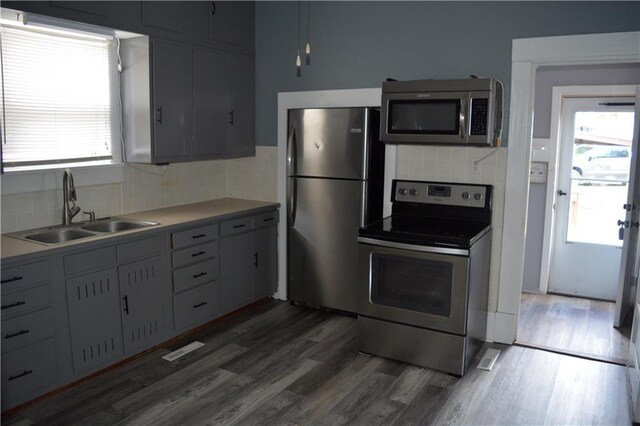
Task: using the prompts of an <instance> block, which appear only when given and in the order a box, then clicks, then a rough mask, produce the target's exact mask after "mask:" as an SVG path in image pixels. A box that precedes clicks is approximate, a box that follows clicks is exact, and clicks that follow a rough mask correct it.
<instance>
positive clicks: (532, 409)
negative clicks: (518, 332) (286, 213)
mask: <svg viewBox="0 0 640 426" xmlns="http://www.w3.org/2000/svg"><path fill="white" fill-rule="evenodd" d="M195 339H197V340H199V341H202V342H204V343H205V346H204V347H202V348H199V349H197V350H196V351H194V352H192V353H190V354H188V355H186V356H183V357H182V358H179V359H178V360H176V361H174V362H168V361H164V360H163V359H161V356H163V355H165V354H167V353H169V352H170V351H172V350H175V349H177V348H178V347H180V346H182V345H184V344H186V343H189V342H190V341H192V340H195ZM356 339H357V336H356V320H355V319H354V318H351V317H345V316H339V315H335V314H332V313H327V312H323V311H317V310H311V309H306V308H302V307H297V306H292V305H290V304H288V303H284V302H277V301H268V302H265V303H264V304H261V305H259V306H257V307H256V308H255V309H254V310H252V311H251V312H246V311H245V312H243V313H241V314H240V315H239V316H234V317H231V318H227V319H225V320H224V321H222V322H220V323H217V324H215V325H213V326H212V327H210V328H209V329H207V330H204V331H202V332H200V333H199V334H198V335H196V336H190V338H189V340H185V341H183V342H178V343H176V344H175V345H172V346H171V347H167V348H162V349H157V350H154V351H152V352H150V353H147V354H146V355H144V356H143V357H140V358H138V359H136V360H134V361H132V362H130V363H128V364H126V365H124V366H122V367H120V368H117V369H112V370H109V371H107V372H106V373H105V374H103V375H101V376H99V377H97V378H95V379H92V380H90V381H88V382H86V383H84V384H82V385H79V386H77V387H75V388H73V389H70V390H68V391H66V392H63V393H60V394H57V395H55V396H53V397H51V398H49V399H46V400H44V401H39V402H37V403H35V404H33V405H31V406H28V407H26V408H24V409H23V410H21V411H20V412H18V413H16V414H14V415H13V416H12V417H10V418H4V419H2V420H3V423H4V424H20V423H21V424H30V423H31V422H33V423H36V424H43V425H44V424H46V425H69V424H91V425H117V424H123V425H125V424H126V425H129V424H131V425H142V424H153V425H156V424H172V425H173V424H180V425H199V424H243V425H244V424H247V425H251V424H273V425H280V424H356V425H370V424H384V425H387V424H397V425H408V424H438V425H441V424H442V425H447V424H448V425H459V424H473V425H479V424H510V425H513V424H603V425H613V424H621V425H624V424H630V423H631V419H630V402H629V398H628V393H627V378H626V370H625V368H624V367H621V366H617V365H612V364H607V363H601V362H595V361H589V360H584V359H579V358H573V357H569V356H563V355H558V354H553V353H548V352H544V351H538V350H533V349H527V348H522V347H516V346H500V345H494V346H495V347H498V348H500V349H502V353H501V355H500V358H499V359H498V361H497V363H496V365H495V366H494V368H493V370H492V371H483V370H478V369H476V368H475V364H474V366H473V368H472V369H471V370H470V371H469V372H468V373H467V374H466V375H465V376H464V377H463V378H461V379H458V378H455V377H452V376H449V375H447V374H443V373H439V372H436V371H433V370H429V369H425V368H419V367H415V366H411V365H407V364H403V363H399V362H395V361H390V360H386V359H382V358H378V357H373V356H367V355H364V354H360V353H358V349H357V340H356ZM476 362H477V360H476Z"/></svg>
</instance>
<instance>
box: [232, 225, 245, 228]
mask: <svg viewBox="0 0 640 426" xmlns="http://www.w3.org/2000/svg"><path fill="white" fill-rule="evenodd" d="M245 226H246V225H244V224H242V225H233V229H238V228H244V227H245Z"/></svg>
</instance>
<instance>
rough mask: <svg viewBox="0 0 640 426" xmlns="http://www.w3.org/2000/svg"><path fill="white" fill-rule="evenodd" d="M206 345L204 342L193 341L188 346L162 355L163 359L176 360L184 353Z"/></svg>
mask: <svg viewBox="0 0 640 426" xmlns="http://www.w3.org/2000/svg"><path fill="white" fill-rule="evenodd" d="M202 346H204V343H202V342H191V343H189V344H188V345H186V346H183V347H181V348H180V349H177V350H175V351H173V352H171V353H170V354H167V355H165V356H163V357H162V359H166V360H167V361H175V360H176V359H178V358H180V357H181V356H183V355H186V354H188V353H189V352H193V351H195V350H196V349H198V348H200V347H202Z"/></svg>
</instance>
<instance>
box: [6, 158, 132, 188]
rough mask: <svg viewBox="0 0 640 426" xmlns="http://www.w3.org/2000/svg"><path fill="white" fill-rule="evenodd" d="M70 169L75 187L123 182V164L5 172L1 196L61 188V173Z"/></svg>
mask: <svg viewBox="0 0 640 426" xmlns="http://www.w3.org/2000/svg"><path fill="white" fill-rule="evenodd" d="M65 168H70V169H71V171H72V172H73V178H74V181H75V184H76V186H77V187H82V186H90V185H104V184H110V183H120V182H123V181H124V164H122V163H120V164H106V165H100V166H90V167H58V168H55V169H39V170H21V171H7V172H6V173H5V174H4V175H2V178H1V181H2V195H7V194H20V193H23V192H35V191H49V190H55V189H61V188H62V171H63V170H64V169H65Z"/></svg>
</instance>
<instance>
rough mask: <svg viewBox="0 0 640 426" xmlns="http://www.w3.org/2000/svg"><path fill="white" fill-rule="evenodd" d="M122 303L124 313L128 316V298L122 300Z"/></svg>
mask: <svg viewBox="0 0 640 426" xmlns="http://www.w3.org/2000/svg"><path fill="white" fill-rule="evenodd" d="M122 301H123V302H124V308H123V310H124V313H125V314H127V315H129V296H128V295H127V296H125V297H123V298H122Z"/></svg>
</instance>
